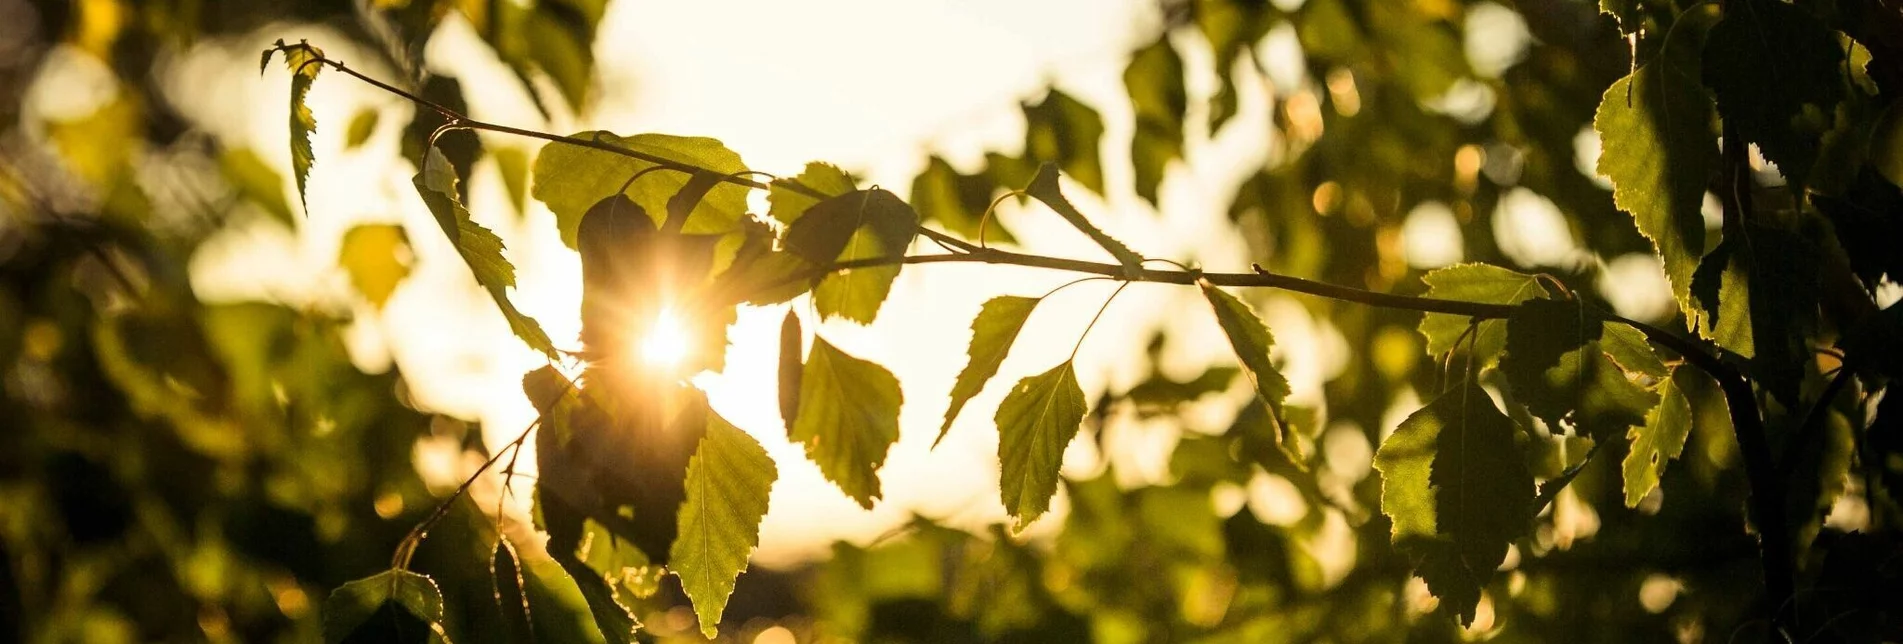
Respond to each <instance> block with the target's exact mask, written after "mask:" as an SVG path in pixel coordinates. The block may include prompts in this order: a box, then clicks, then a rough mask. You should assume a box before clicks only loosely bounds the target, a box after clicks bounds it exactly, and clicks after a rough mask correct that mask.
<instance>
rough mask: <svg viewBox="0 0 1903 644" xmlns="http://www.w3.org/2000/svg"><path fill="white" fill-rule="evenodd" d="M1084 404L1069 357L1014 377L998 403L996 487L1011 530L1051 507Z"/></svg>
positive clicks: (1019, 528) (1027, 523)
mask: <svg viewBox="0 0 1903 644" xmlns="http://www.w3.org/2000/svg"><path fill="white" fill-rule="evenodd" d="M1084 409H1085V408H1084V391H1083V389H1082V388H1080V387H1078V386H1077V372H1076V371H1075V370H1074V369H1073V368H1072V367H1071V363H1070V361H1069V360H1066V361H1064V363H1063V364H1060V365H1057V366H1056V367H1053V368H1051V370H1050V371H1046V372H1044V373H1041V374H1038V375H1035V376H1031V377H1029V378H1025V379H1023V380H1020V381H1018V384H1017V386H1015V387H1012V388H1011V393H1010V394H1008V395H1006V396H1005V397H1004V402H1002V403H999V404H998V416H997V422H998V463H999V466H1000V472H999V477H1000V478H999V481H998V486H999V490H1000V492H1001V493H1002V495H1003V499H1004V509H1005V511H1006V512H1009V513H1010V514H1011V517H1012V518H1013V519H1014V520H1015V521H1014V524H1013V525H1015V526H1016V529H1018V530H1023V529H1024V527H1025V526H1028V525H1030V524H1031V522H1032V521H1036V520H1037V518H1038V517H1039V516H1041V515H1043V514H1044V512H1045V511H1046V510H1049V509H1050V507H1051V496H1053V495H1055V494H1057V479H1058V475H1057V474H1058V467H1059V466H1061V465H1063V460H1064V448H1065V447H1066V446H1068V445H1070V441H1071V439H1072V438H1075V437H1076V436H1077V430H1078V428H1080V427H1082V426H1083V422H1084Z"/></svg>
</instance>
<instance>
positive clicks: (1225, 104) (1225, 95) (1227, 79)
mask: <svg viewBox="0 0 1903 644" xmlns="http://www.w3.org/2000/svg"><path fill="white" fill-rule="evenodd" d="M1194 7H1195V11H1196V26H1197V27H1198V28H1199V29H1200V30H1201V31H1202V33H1203V38H1204V39H1206V40H1208V41H1209V47H1210V49H1211V50H1212V51H1213V52H1214V53H1215V58H1216V60H1215V70H1216V82H1217V89H1216V95H1215V97H1214V98H1212V99H1211V105H1210V107H1209V132H1210V133H1211V134H1212V135H1213V134H1215V133H1216V132H1218V131H1220V130H1221V129H1222V126H1223V124H1224V123H1227V122H1228V121H1229V118H1230V117H1232V116H1235V114H1236V109H1237V101H1236V81H1235V75H1234V73H1233V71H1234V68H1235V63H1236V61H1237V60H1245V61H1251V62H1253V61H1254V60H1255V57H1254V56H1244V55H1243V54H1244V52H1246V51H1247V50H1248V48H1249V47H1251V46H1253V45H1254V44H1255V43H1257V42H1260V41H1261V40H1262V37H1263V36H1265V35H1267V34H1268V33H1269V28H1270V27H1272V26H1273V25H1274V21H1273V18H1275V16H1273V15H1272V13H1273V12H1272V11H1271V10H1270V9H1271V7H1270V5H1269V4H1268V3H1264V2H1250V1H1247V0H1198V1H1197V2H1196V3H1195V4H1194Z"/></svg>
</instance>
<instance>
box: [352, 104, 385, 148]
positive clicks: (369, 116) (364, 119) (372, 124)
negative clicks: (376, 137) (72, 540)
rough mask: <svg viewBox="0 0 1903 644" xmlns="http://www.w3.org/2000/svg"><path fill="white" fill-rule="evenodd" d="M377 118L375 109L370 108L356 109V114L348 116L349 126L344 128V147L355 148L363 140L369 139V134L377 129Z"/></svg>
mask: <svg viewBox="0 0 1903 644" xmlns="http://www.w3.org/2000/svg"><path fill="white" fill-rule="evenodd" d="M377 120H378V112H377V111H376V110H374V109H370V108H364V109H361V110H358V111H357V115H356V116H352V117H350V126H349V127H347V128H345V130H344V147H346V148H349V149H356V148H357V147H358V146H361V145H363V144H364V142H365V141H369V140H370V135H372V134H375V133H376V131H377Z"/></svg>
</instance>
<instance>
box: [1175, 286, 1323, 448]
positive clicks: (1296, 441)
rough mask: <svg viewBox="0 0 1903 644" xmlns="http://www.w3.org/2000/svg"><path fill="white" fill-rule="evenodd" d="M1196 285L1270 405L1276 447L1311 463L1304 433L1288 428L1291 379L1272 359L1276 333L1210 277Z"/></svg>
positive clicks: (1256, 391)
mask: <svg viewBox="0 0 1903 644" xmlns="http://www.w3.org/2000/svg"><path fill="white" fill-rule="evenodd" d="M1197 285H1198V286H1200V287H1202V290H1203V297H1205V298H1207V299H1208V300H1209V306H1210V307H1211V308H1214V309H1215V310H1216V324H1217V325H1219V326H1221V327H1222V332H1223V335H1226V336H1228V337H1229V345H1230V346H1232V347H1234V348H1235V350H1236V357H1237V358H1238V359H1240V360H1241V361H1242V366H1243V367H1245V368H1246V370H1247V371H1248V372H1249V380H1250V381H1251V382H1254V383H1255V393H1256V397H1258V398H1260V399H1262V403H1263V404H1265V405H1268V406H1269V416H1270V421H1271V422H1273V423H1274V424H1275V434H1276V435H1275V440H1276V443H1275V445H1276V447H1277V448H1278V449H1280V450H1282V454H1283V455H1285V456H1287V457H1288V459H1289V462H1290V463H1293V464H1295V466H1296V467H1302V466H1303V464H1304V463H1307V462H1308V451H1309V450H1308V449H1307V447H1306V446H1305V445H1304V444H1303V443H1302V436H1301V435H1299V434H1296V433H1295V432H1291V431H1289V430H1288V423H1286V422H1284V420H1283V414H1282V401H1284V400H1286V399H1288V395H1289V384H1288V378H1285V377H1283V376H1282V372H1281V371H1280V370H1278V369H1276V368H1275V363H1274V362H1272V361H1270V360H1269V349H1270V348H1271V347H1274V346H1275V336H1273V335H1270V334H1269V328H1268V327H1267V326H1264V325H1263V324H1262V320H1261V318H1258V317H1256V315H1255V311H1252V310H1250V309H1249V305H1248V304H1246V303H1244V302H1243V301H1242V300H1239V299H1236V296H1234V295H1230V294H1228V293H1227V292H1224V291H1223V290H1222V289H1220V288H1216V285H1214V284H1210V283H1209V281H1208V280H1199V281H1198V282H1197Z"/></svg>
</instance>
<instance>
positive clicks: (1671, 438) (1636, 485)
mask: <svg viewBox="0 0 1903 644" xmlns="http://www.w3.org/2000/svg"><path fill="white" fill-rule="evenodd" d="M1690 377H1698V376H1696V375H1694V374H1692V373H1690V372H1680V371H1676V370H1675V371H1674V372H1673V373H1672V376H1671V377H1670V378H1667V379H1666V380H1665V382H1664V383H1663V384H1660V385H1659V405H1658V406H1657V407H1654V408H1652V411H1650V412H1648V413H1646V415H1645V424H1644V425H1641V426H1638V427H1634V428H1632V430H1631V431H1629V432H1627V433H1626V436H1627V437H1628V438H1631V439H1632V451H1630V452H1627V453H1626V457H1625V462H1624V464H1622V466H1621V468H1620V469H1621V471H1623V472H1624V473H1625V506H1626V507H1628V508H1635V507H1638V506H1639V502H1640V501H1643V500H1645V495H1647V494H1651V493H1652V489H1653V488H1656V487H1658V485H1659V477H1660V476H1663V475H1664V474H1665V464H1666V463H1667V462H1669V461H1671V460H1672V459H1675V458H1678V455H1679V453H1680V452H1683V451H1684V450H1685V439H1686V437H1688V436H1690V435H1691V431H1692V404H1691V401H1690V400H1689V399H1687V398H1686V397H1685V391H1684V390H1683V389H1682V388H1680V386H1679V385H1678V383H1677V380H1678V379H1679V378H1690Z"/></svg>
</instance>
